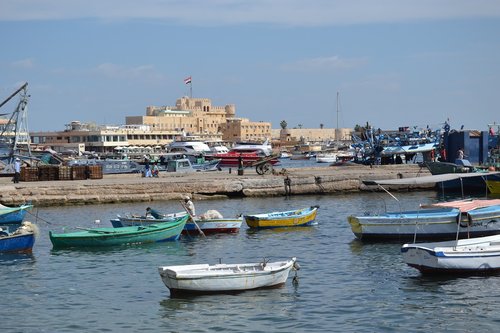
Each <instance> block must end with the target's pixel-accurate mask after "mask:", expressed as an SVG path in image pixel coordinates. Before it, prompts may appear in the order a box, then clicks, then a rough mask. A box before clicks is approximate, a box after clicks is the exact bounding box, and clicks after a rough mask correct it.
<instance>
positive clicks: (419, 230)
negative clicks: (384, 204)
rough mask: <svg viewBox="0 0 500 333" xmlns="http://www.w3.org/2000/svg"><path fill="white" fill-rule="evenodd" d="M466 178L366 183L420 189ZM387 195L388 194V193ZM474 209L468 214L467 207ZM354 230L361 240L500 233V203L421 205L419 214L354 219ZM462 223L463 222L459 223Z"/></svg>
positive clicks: (437, 177)
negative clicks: (440, 182)
mask: <svg viewBox="0 0 500 333" xmlns="http://www.w3.org/2000/svg"><path fill="white" fill-rule="evenodd" d="M459 175H462V176H463V177H465V175H467V174H448V175H439V176H424V177H418V178H406V179H390V180H374V181H364V183H365V184H366V185H378V186H381V185H406V186H408V185H418V184H428V183H430V182H439V181H446V180H450V179H453V178H454V177H460V176H459ZM386 191H387V190H386ZM465 206H467V207H471V208H470V209H467V210H464V207H465ZM347 219H348V222H349V224H350V225H351V230H352V232H353V233H354V235H355V236H356V238H358V239H360V240H366V241H374V240H390V239H393V240H402V239H406V240H411V239H420V240H421V239H438V240H452V239H455V238H456V236H457V233H458V235H459V237H461V238H463V237H483V236H491V235H495V234H499V233H500V199H480V200H456V201H450V202H442V203H435V204H430V205H420V207H419V209H418V210H412V211H403V210H402V211H399V212H385V213H382V214H373V215H371V214H369V213H365V214H364V215H351V216H349V217H348V218H347ZM459 221H460V222H459Z"/></svg>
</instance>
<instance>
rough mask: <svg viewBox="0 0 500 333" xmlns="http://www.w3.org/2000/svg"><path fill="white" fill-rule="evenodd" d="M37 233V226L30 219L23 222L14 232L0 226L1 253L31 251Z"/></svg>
mask: <svg viewBox="0 0 500 333" xmlns="http://www.w3.org/2000/svg"><path fill="white" fill-rule="evenodd" d="M36 234H37V228H36V226H35V225H34V224H33V223H31V222H28V221H25V222H22V223H21V226H19V228H17V229H16V230H15V231H14V232H12V233H9V232H8V231H5V230H3V228H0V253H9V252H27V253H29V252H31V251H32V248H33V245H34V244H35V236H36Z"/></svg>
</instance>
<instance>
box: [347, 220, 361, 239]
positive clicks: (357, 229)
mask: <svg viewBox="0 0 500 333" xmlns="http://www.w3.org/2000/svg"><path fill="white" fill-rule="evenodd" d="M347 222H349V224H350V225H351V230H352V232H353V233H354V236H356V238H359V239H361V235H362V234H363V227H362V226H361V223H359V219H358V218H357V217H356V216H354V215H350V216H348V217H347Z"/></svg>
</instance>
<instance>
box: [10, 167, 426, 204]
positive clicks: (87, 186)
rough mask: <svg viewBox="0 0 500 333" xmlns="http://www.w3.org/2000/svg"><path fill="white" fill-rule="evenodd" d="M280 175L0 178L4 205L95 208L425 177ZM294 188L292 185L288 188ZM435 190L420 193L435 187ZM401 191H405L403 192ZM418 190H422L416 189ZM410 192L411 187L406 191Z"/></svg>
mask: <svg viewBox="0 0 500 333" xmlns="http://www.w3.org/2000/svg"><path fill="white" fill-rule="evenodd" d="M275 170H276V172H277V174H272V175H262V176H261V175H258V174H257V173H256V172H255V170H254V169H245V170H244V174H243V175H237V172H236V170H234V169H233V172H232V173H229V172H228V170H224V171H214V172H197V173H184V174H182V173H166V172H162V173H161V174H160V177H159V178H144V177H141V175H140V174H125V175H104V178H103V179H87V180H66V181H62V180H57V181H38V182H21V183H17V184H14V183H12V181H11V178H10V177H3V178H0V202H1V203H2V204H4V205H19V204H22V203H25V202H32V203H33V204H34V205H35V206H38V207H42V206H59V205H90V204H102V203H119V202H148V201H161V200H179V199H181V198H182V197H183V196H184V195H186V194H190V195H191V196H192V197H193V198H194V199H195V200H203V199H210V198H230V197H245V196H246V197H262V196H264V197H265V196H284V195H302V194H334V193H349V192H359V191H363V190H367V189H368V188H367V187H366V186H365V185H363V184H362V180H368V179H391V178H409V177H416V176H425V175H429V174H430V173H429V172H428V171H427V169H422V168H420V167H419V166H418V165H416V164H399V165H383V166H373V167H372V168H371V167H370V166H363V165H353V166H351V165H350V166H339V167H310V168H293V169H286V170H285V169H280V168H276V169H275ZM287 183H288V186H287ZM430 187H432V184H431V185H426V186H421V187H419V189H424V188H430ZM400 189H401V188H400ZM412 189H416V188H415V187H414V186H412ZM403 190H406V191H407V190H408V187H406V188H403Z"/></svg>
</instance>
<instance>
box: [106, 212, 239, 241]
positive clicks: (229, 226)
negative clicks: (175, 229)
mask: <svg viewBox="0 0 500 333" xmlns="http://www.w3.org/2000/svg"><path fill="white" fill-rule="evenodd" d="M154 215H156V216H137V215H127V216H120V215H118V217H117V218H116V219H112V220H111V224H112V225H113V227H114V228H121V227H128V226H147V225H151V224H157V223H164V222H172V221H175V220H178V219H181V218H184V217H185V216H187V213H186V212H178V213H171V214H158V213H157V212H156V214H154ZM195 222H196V224H198V227H199V228H200V229H201V231H203V233H204V234H215V233H237V232H239V231H240V227H241V223H242V222H243V218H241V217H235V218H224V217H222V216H219V217H217V218H211V217H204V216H203V214H202V215H200V217H199V218H198V216H197V217H195ZM196 224H195V223H193V221H191V219H188V221H187V222H186V225H185V226H184V229H183V230H182V234H184V235H196V234H198V233H199V229H198V227H197V226H196Z"/></svg>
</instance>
